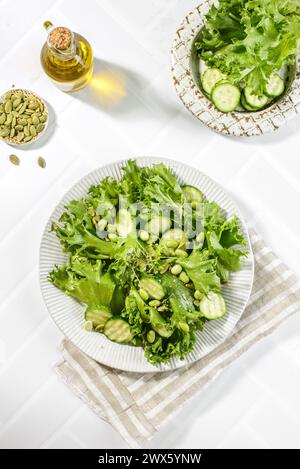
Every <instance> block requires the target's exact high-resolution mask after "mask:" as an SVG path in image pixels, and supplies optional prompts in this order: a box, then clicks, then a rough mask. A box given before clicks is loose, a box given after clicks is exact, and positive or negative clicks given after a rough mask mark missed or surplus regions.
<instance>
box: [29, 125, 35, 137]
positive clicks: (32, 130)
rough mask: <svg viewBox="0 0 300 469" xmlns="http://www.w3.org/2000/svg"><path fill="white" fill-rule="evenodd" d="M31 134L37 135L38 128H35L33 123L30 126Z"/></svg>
mask: <svg viewBox="0 0 300 469" xmlns="http://www.w3.org/2000/svg"><path fill="white" fill-rule="evenodd" d="M30 135H31V136H32V137H36V128H35V126H34V125H31V126H30Z"/></svg>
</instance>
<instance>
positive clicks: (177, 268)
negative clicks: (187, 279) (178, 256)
mask: <svg viewBox="0 0 300 469" xmlns="http://www.w3.org/2000/svg"><path fill="white" fill-rule="evenodd" d="M181 272H182V267H181V265H179V264H175V265H173V267H172V269H171V274H173V275H179V274H180V273H181Z"/></svg>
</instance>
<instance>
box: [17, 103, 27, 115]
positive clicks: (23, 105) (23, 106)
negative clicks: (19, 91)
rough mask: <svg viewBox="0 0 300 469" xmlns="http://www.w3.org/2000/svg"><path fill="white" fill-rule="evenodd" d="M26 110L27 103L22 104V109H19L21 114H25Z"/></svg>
mask: <svg viewBox="0 0 300 469" xmlns="http://www.w3.org/2000/svg"><path fill="white" fill-rule="evenodd" d="M26 108H27V104H26V103H23V104H21V106H20V109H18V112H19V114H24V112H25V111H26Z"/></svg>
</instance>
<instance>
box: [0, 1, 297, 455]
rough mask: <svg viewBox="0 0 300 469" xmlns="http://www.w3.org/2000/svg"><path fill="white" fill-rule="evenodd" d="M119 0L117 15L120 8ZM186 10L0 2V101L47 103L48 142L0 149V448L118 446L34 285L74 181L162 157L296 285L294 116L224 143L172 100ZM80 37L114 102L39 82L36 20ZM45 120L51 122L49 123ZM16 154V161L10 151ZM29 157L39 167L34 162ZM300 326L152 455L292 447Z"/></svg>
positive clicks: (245, 361) (197, 407)
mask: <svg viewBox="0 0 300 469" xmlns="http://www.w3.org/2000/svg"><path fill="white" fill-rule="evenodd" d="M125 3H126V5H125ZM196 4H197V0H185V1H184V2H182V1H180V0H169V1H163V0H147V1H143V2H141V1H138V0H128V1H127V2H124V1H121V0H112V1H109V0H89V1H87V2H85V3H84V9H83V2H81V1H80V0H59V1H51V2H50V1H49V0H43V1H38V0H28V1H27V2H23V1H22V0H14V1H11V0H0V33H1V38H2V40H1V43H0V57H1V58H0V70H1V73H0V92H1V93H2V92H4V91H6V89H8V88H10V86H11V85H12V84H13V83H14V84H15V85H16V86H18V87H28V88H30V89H32V90H34V91H36V92H37V93H40V94H41V95H42V96H43V97H44V98H45V99H46V100H47V101H48V103H49V104H50V106H51V110H52V111H51V113H52V117H53V124H52V126H51V128H50V131H49V133H48V138H47V139H45V140H44V142H42V143H41V144H37V145H36V146H35V147H29V148H28V149H27V150H22V151H21V150H20V151H17V154H18V155H20V156H21V159H22V164H21V166H20V167H18V168H17V167H14V166H12V165H11V164H9V162H8V156H9V154H10V153H11V152H12V149H10V148H9V147H8V146H6V145H4V144H3V143H1V144H0V200H1V204H0V219H1V223H0V260H1V264H0V272H1V274H0V280H1V281H0V447H1V448H5V447H9V448H16V447H19V448H20V447H21V448H29V447H33V448H36V447H43V448H105V447H106V448H113V447H124V443H123V442H122V440H121V438H120V437H119V435H118V434H117V433H116V432H115V431H114V430H113V429H111V428H110V427H109V426H108V425H107V424H105V423H104V422H101V421H100V420H99V419H98V418H97V417H96V416H95V415H94V414H92V412H90V411H89V410H88V409H87V408H86V407H85V406H84V405H83V404H82V403H81V402H80V401H79V400H77V399H76V398H75V397H74V396H73V395H72V394H71V393H70V392H69V390H68V389H67V388H66V387H65V386H64V384H62V383H61V382H60V381H59V380H58V379H57V377H56V375H55V374H54V373H53V369H52V368H53V365H54V364H55V362H57V361H58V360H59V353H58V348H57V347H58V344H59V342H60V340H61V335H60V333H59V331H58V330H57V329H56V327H55V326H54V324H53V323H52V322H51V320H50V319H49V317H48V314H47V311H46V309H45V307H44V305H43V302H42V299H41V295H40V291H39V285H38V272H37V263H38V248H39V241H40V236H41V233H42V229H43V227H44V224H45V222H46V220H47V218H48V215H49V214H50V212H51V210H52V209H53V208H54V206H55V205H56V203H57V202H58V201H59V199H60V198H61V196H62V195H63V193H64V192H65V191H66V190H67V189H68V188H69V187H70V186H71V185H72V184H73V183H74V182H75V181H76V180H77V179H78V178H80V177H81V176H82V175H83V174H85V173H87V172H88V171H90V170H91V169H93V168H96V167H97V166H100V165H103V164H105V163H108V162H110V161H114V160H117V159H120V158H124V157H131V156H138V155H141V156H142V155H148V156H150V155H151V156H169V157H171V158H175V159H178V160H181V161H184V162H188V163H190V164H192V165H194V166H195V167H197V168H199V169H201V170H202V171H204V172H206V173H207V174H209V175H210V176H212V177H213V178H214V179H216V180H217V181H218V182H220V183H221V184H223V185H224V186H225V187H226V189H227V190H228V191H229V192H230V193H231V194H232V196H233V197H234V198H235V199H236V200H237V201H238V202H239V203H240V205H241V208H242V209H243V210H244V212H245V215H246V216H247V217H248V219H249V220H250V221H251V222H253V223H254V224H255V225H256V227H257V228H258V229H259V230H260V232H261V233H262V235H263V236H264V237H265V238H266V239H267V240H268V241H269V242H270V243H271V244H272V246H273V247H274V249H275V250H276V251H277V253H279V254H280V255H281V256H282V258H284V259H285V261H286V262H287V263H288V264H289V265H290V266H291V267H292V268H293V269H294V270H295V271H296V272H298V274H299V276H300V263H299V260H300V245H299V235H300V218H299V206H300V159H299V145H300V133H299V131H298V127H299V125H300V118H299V119H296V120H294V121H292V122H290V123H289V124H288V125H287V126H286V127H284V128H282V129H281V130H280V131H279V132H278V133H277V134H272V135H267V136H264V137H261V138H259V139H253V140H233V139H230V138H224V137H221V136H219V135H216V134H214V133H212V132H210V131H209V130H208V129H206V128H204V127H202V126H201V125H200V124H199V123H198V121H197V120H196V119H194V118H193V117H192V116H190V115H189V114H188V113H187V111H185V109H184V108H183V107H182V105H181V103H180V102H179V100H178V99H177V97H176V96H175V92H174V90H173V86H172V82H171V78H170V54H169V51H170V47H171V43H172V38H173V35H174V32H175V30H176V27H177V26H178V24H179V23H180V21H181V19H182V17H183V16H184V14H185V13H187V12H188V11H189V10H191V9H192V8H193V7H194V6H196ZM48 19H50V20H52V21H53V22H54V23H56V24H65V25H67V26H69V27H71V28H73V29H74V30H77V31H80V32H81V33H82V34H84V35H86V37H87V38H89V39H90V41H91V43H92V45H93V47H94V51H95V55H96V57H97V59H98V60H97V62H96V68H97V70H98V72H99V73H102V74H103V73H105V76H106V77H110V79H113V81H114V82H115V91H114V93H113V96H110V99H108V97H107V96H106V97H105V96H103V95H101V96H100V95H98V96H97V97H96V96H95V95H93V94H92V93H91V90H86V91H84V92H82V93H80V94H77V95H74V96H68V95H65V94H63V93H61V92H59V91H58V90H56V89H55V88H54V87H53V85H52V84H51V83H50V82H49V81H48V79H47V77H46V76H45V75H44V74H43V73H42V70H41V67H40V64H39V50H40V47H41V45H42V43H43V41H44V39H45V34H44V31H43V28H42V24H43V21H45V20H48ZM54 116H55V121H54ZM13 152H16V151H15V150H13ZM39 155H43V156H44V157H45V158H46V160H47V168H46V169H45V170H42V169H40V168H39V167H38V166H37V164H36V159H37V157H38V156H39ZM299 395H300V315H298V316H295V317H293V318H292V319H290V320H289V321H288V322H287V323H285V324H284V325H283V326H282V327H281V328H280V329H279V330H278V331H276V333H275V334H273V336H272V337H271V338H268V339H266V340H265V341H264V342H263V343H261V344H259V345H258V346H256V347H255V349H253V350H251V351H249V352H248V353H247V354H246V355H245V356H243V357H242V358H241V359H240V360H239V361H238V362H236V363H235V364H233V366H231V368H230V369H229V370H227V371H226V372H225V373H224V374H223V375H222V376H221V377H220V378H219V379H218V380H217V381H216V382H215V383H214V384H213V385H212V386H211V387H209V388H208V390H207V391H206V392H205V393H204V394H203V395H202V396H200V397H199V398H198V399H197V400H196V401H194V402H193V403H192V404H190V405H188V406H187V407H186V408H185V409H184V410H183V411H182V413H181V415H180V417H179V418H178V420H177V421H175V422H172V424H170V425H168V426H167V427H166V428H165V429H163V430H162V432H161V433H160V434H159V435H157V436H155V438H154V439H153V441H152V442H151V443H150V444H149V446H150V447H154V448H166V447H170V448H177V447H183V448H184V447H185V448H189V447H195V448H196V447H209V448H210V447H212V448H215V447H220V448H222V447H225V448H248V447H252V448H253V447H257V448H261V447H273V448H276V447H285V448H288V447H297V448H300V405H299Z"/></svg>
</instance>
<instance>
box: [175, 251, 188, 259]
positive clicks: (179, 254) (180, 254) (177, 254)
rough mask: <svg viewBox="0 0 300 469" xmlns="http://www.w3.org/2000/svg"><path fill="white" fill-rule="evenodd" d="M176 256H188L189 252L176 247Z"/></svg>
mask: <svg viewBox="0 0 300 469" xmlns="http://www.w3.org/2000/svg"><path fill="white" fill-rule="evenodd" d="M175 256H177V257H188V253H187V252H186V251H184V250H183V249H176V250H175Z"/></svg>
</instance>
